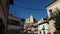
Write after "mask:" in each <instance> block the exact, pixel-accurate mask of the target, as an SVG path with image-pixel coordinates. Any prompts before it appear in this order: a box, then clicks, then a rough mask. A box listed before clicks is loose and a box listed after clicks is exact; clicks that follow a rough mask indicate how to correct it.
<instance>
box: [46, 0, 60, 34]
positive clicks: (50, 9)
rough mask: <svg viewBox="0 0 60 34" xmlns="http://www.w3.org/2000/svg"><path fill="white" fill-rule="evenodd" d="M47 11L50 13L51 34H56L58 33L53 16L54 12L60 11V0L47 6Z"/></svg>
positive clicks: (55, 0)
mask: <svg viewBox="0 0 60 34" xmlns="http://www.w3.org/2000/svg"><path fill="white" fill-rule="evenodd" d="M46 9H47V13H48V19H51V20H50V21H49V26H50V32H51V33H52V34H54V32H55V31H56V28H55V21H54V19H53V14H54V12H56V11H57V9H60V0H54V1H53V2H52V3H50V4H48V5H47V6H46ZM56 13H57V12H56Z"/></svg>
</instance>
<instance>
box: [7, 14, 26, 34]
mask: <svg viewBox="0 0 60 34" xmlns="http://www.w3.org/2000/svg"><path fill="white" fill-rule="evenodd" d="M24 21H25V20H24V19H23V18H18V17H16V16H15V15H13V14H9V15H8V31H7V33H8V34H23V33H24Z"/></svg>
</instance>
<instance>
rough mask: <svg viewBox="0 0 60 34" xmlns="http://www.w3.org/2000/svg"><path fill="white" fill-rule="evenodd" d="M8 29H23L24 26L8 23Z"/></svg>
mask: <svg viewBox="0 0 60 34" xmlns="http://www.w3.org/2000/svg"><path fill="white" fill-rule="evenodd" d="M8 29H24V28H23V27H21V26H15V25H8Z"/></svg>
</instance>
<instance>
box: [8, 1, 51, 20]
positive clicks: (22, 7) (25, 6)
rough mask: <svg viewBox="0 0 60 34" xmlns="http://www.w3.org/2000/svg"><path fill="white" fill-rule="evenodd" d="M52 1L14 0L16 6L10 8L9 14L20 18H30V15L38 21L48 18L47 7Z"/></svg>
mask: <svg viewBox="0 0 60 34" xmlns="http://www.w3.org/2000/svg"><path fill="white" fill-rule="evenodd" d="M50 2H52V0H14V4H13V5H10V6H9V14H16V16H17V17H19V18H24V19H26V18H29V17H30V14H32V15H33V17H34V18H36V20H38V19H40V18H41V17H44V18H46V17H47V11H46V9H45V6H46V5H48V4H49V3H50Z"/></svg>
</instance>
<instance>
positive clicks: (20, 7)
mask: <svg viewBox="0 0 60 34" xmlns="http://www.w3.org/2000/svg"><path fill="white" fill-rule="evenodd" d="M13 6H15V7H18V8H24V9H28V10H43V8H41V9H34V8H28V7H22V6H19V5H15V4H14V5H13Z"/></svg>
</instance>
